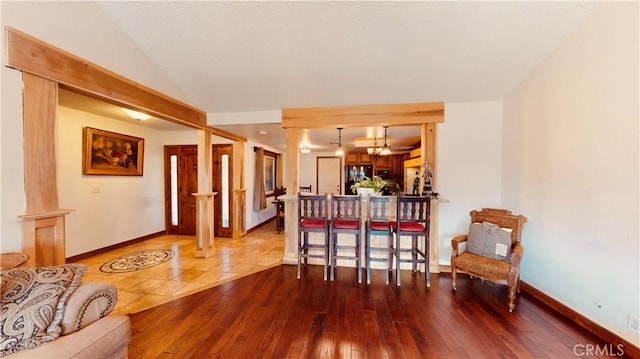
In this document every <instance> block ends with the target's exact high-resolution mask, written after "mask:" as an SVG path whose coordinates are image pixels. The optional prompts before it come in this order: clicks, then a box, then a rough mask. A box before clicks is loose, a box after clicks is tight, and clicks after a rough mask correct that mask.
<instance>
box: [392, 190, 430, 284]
mask: <svg viewBox="0 0 640 359" xmlns="http://www.w3.org/2000/svg"><path fill="white" fill-rule="evenodd" d="M397 198H398V199H397V201H398V203H397V207H396V208H397V209H396V221H395V222H391V230H392V231H393V233H394V234H395V248H394V249H393V250H392V252H393V254H395V256H396V283H397V285H398V286H399V285H400V264H401V263H411V270H412V271H413V273H417V272H418V264H422V263H424V265H425V271H424V272H425V273H424V282H425V284H426V286H427V287H430V286H431V278H430V275H429V228H430V223H429V221H430V218H429V217H430V216H431V196H398V197H397ZM402 236H407V237H411V245H410V246H409V247H406V246H405V247H402V246H401V244H402V242H401V240H400V239H401V237H402ZM418 237H423V242H422V246H420V245H419V243H418ZM420 247H422V248H420ZM402 253H410V254H411V256H410V257H409V258H407V257H406V256H405V257H403V256H402Z"/></svg>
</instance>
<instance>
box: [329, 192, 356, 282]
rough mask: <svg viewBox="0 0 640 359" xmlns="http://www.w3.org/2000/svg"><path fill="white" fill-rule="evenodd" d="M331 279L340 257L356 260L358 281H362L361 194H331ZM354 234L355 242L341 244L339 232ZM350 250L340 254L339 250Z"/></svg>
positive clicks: (333, 276)
mask: <svg viewBox="0 0 640 359" xmlns="http://www.w3.org/2000/svg"><path fill="white" fill-rule="evenodd" d="M330 205H331V280H334V278H335V272H336V264H337V260H338V259H347V260H355V261H356V269H357V270H358V283H362V266H361V263H362V262H361V260H360V243H361V241H362V226H361V219H362V210H361V207H362V202H361V201H360V195H357V196H353V195H344V196H341V195H332V196H331V204H330ZM340 233H344V234H353V235H354V244H353V245H350V244H339V243H338V234H340ZM339 250H342V251H350V253H349V254H344V252H343V253H342V254H339V253H338V251H339Z"/></svg>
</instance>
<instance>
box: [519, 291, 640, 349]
mask: <svg viewBox="0 0 640 359" xmlns="http://www.w3.org/2000/svg"><path fill="white" fill-rule="evenodd" d="M520 290H522V291H523V292H525V293H526V294H528V295H529V296H531V297H532V298H533V299H535V300H537V301H539V302H541V303H543V304H545V305H547V306H548V307H549V308H551V309H553V310H555V311H556V312H558V313H559V314H561V315H563V316H565V317H567V318H568V319H569V320H571V321H572V322H574V323H576V324H578V325H579V326H581V327H583V328H584V329H586V330H587V331H589V332H590V333H592V334H593V335H595V336H597V337H599V338H601V339H602V340H604V341H606V342H607V343H610V344H614V345H617V344H622V345H624V353H625V355H626V356H628V357H631V358H640V348H638V347H636V346H635V345H633V344H631V343H630V342H628V341H627V340H625V339H623V338H621V337H620V336H618V335H617V334H615V333H613V332H611V331H610V330H608V329H606V328H604V327H602V326H600V325H599V324H597V323H595V322H593V321H591V320H590V319H588V318H587V317H585V316H583V315H582V314H580V313H578V312H576V311H575V310H573V309H571V308H569V307H567V306H566V305H564V304H562V303H560V302H559V301H557V300H555V299H553V298H552V297H550V296H549V295H547V294H545V293H544V292H542V291H540V290H539V289H537V288H535V287H533V286H532V285H531V284H528V283H527V282H523V281H520Z"/></svg>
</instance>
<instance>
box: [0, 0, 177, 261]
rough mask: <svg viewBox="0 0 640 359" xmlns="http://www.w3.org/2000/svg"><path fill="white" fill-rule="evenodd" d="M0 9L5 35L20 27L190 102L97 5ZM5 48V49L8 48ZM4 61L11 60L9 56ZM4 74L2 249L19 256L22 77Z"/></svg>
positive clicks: (52, 4) (35, 4) (0, 130)
mask: <svg viewBox="0 0 640 359" xmlns="http://www.w3.org/2000/svg"><path fill="white" fill-rule="evenodd" d="M0 6H1V10H2V11H1V16H2V18H1V19H2V27H3V29H4V26H12V27H15V28H16V29H18V30H20V31H23V32H26V33H27V34H30V35H32V36H35V37H37V38H39V39H40V40H43V41H45V42H48V43H50V44H52V45H54V46H57V47H60V48H62V49H64V50H66V51H68V52H71V53H73V54H75V55H77V56H80V57H82V58H84V59H87V60H89V61H92V62H94V63H96V64H98V65H100V66H102V67H105V68H107V69H109V70H111V71H114V72H116V73H119V74H121V75H123V76H126V77H128V78H130V79H132V80H134V81H137V82H139V83H142V84H144V85H146V86H149V87H151V88H153V89H155V90H157V91H159V92H162V93H164V94H166V95H168V96H172V97H174V98H177V99H180V100H182V101H184V102H188V101H187V99H186V98H185V96H184V95H183V93H182V92H181V91H180V90H179V89H178V87H177V86H175V84H174V83H173V82H172V81H171V80H170V79H169V78H168V77H167V76H166V75H165V74H164V73H163V72H162V71H160V70H159V69H158V68H157V66H156V65H155V64H154V63H153V62H152V61H151V60H150V59H149V58H148V57H147V56H146V55H145V54H144V53H143V52H142V51H141V50H140V49H138V48H137V47H136V46H135V45H134V44H133V42H132V41H131V39H130V38H129V37H127V36H125V35H124V34H123V33H122V32H121V31H120V29H119V28H118V27H116V26H115V24H113V22H111V20H110V19H109V18H107V17H106V16H105V15H104V14H103V13H102V12H101V11H100V10H99V8H98V7H97V5H96V4H95V3H89V2H7V1H2V2H0ZM60 19H72V20H70V21H61V20H60ZM3 40H4V39H3ZM2 48H3V49H4V46H3V47H2ZM114 54H126V56H114ZM3 56H6V54H5V53H4V52H3ZM3 63H4V59H3ZM0 72H1V73H2V76H1V81H2V83H1V88H2V112H1V115H2V118H1V121H0V143H1V147H0V154H1V156H2V157H1V158H0V160H1V161H0V163H1V165H0V173H1V174H2V183H1V187H0V197H1V198H2V204H1V207H0V211H1V212H0V223H1V225H0V229H1V231H2V232H0V243H1V245H2V248H1V250H2V251H19V250H20V249H21V247H22V245H21V238H22V230H21V222H20V221H18V219H17V216H18V215H20V214H24V213H25V206H26V203H25V194H24V153H23V141H22V138H23V136H22V77H21V73H20V72H19V71H16V70H13V69H10V68H8V67H5V66H2V68H1V69H0Z"/></svg>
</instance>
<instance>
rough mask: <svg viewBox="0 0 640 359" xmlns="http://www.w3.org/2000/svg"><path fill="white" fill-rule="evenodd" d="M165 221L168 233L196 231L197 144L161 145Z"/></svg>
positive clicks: (189, 233) (185, 233) (190, 233)
mask: <svg viewBox="0 0 640 359" xmlns="http://www.w3.org/2000/svg"><path fill="white" fill-rule="evenodd" d="M164 169H165V170H164V173H165V217H166V218H165V221H166V222H165V223H166V226H165V227H166V231H167V233H168V234H183V235H195V234H196V197H195V196H193V195H192V193H197V192H198V146H196V145H181V146H164Z"/></svg>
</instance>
